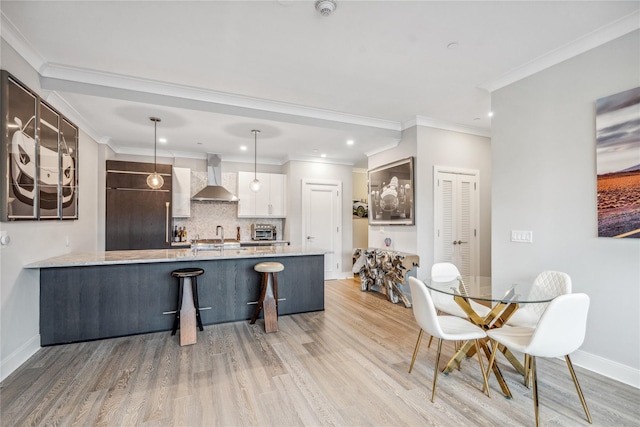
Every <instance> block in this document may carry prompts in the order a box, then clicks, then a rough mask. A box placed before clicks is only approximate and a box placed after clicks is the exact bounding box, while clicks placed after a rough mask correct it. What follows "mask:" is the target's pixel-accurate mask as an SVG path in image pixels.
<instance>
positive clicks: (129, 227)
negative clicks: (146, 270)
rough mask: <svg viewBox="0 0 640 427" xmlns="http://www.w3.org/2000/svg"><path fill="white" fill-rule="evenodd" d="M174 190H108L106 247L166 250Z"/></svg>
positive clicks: (112, 249) (168, 244)
mask: <svg viewBox="0 0 640 427" xmlns="http://www.w3.org/2000/svg"><path fill="white" fill-rule="evenodd" d="M170 202H171V192H168V191H156V190H129V189H118V190H113V189H108V190H107V214H106V226H107V233H106V240H105V246H106V250H108V251H114V250H127V249H165V248H168V247H170V240H171V239H170V238H169V239H167V233H168V220H169V216H168V215H171V213H170V212H171V209H170V206H168V205H169V203H170Z"/></svg>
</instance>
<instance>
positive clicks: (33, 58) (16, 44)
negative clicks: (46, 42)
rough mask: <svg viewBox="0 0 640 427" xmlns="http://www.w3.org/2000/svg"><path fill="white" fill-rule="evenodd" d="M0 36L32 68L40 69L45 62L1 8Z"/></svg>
mask: <svg viewBox="0 0 640 427" xmlns="http://www.w3.org/2000/svg"><path fill="white" fill-rule="evenodd" d="M0 36H2V38H3V39H4V40H5V41H6V42H7V43H8V44H9V46H11V47H12V48H13V49H14V50H15V51H16V52H18V53H19V54H20V56H22V57H23V58H24V59H25V61H27V63H28V64H29V65H30V66H31V68H33V69H34V70H36V71H38V70H40V69H41V68H42V66H43V65H44V64H45V63H46V60H45V58H44V56H43V55H42V54H41V53H40V52H38V50H37V49H36V48H35V47H33V45H32V44H31V43H29V41H28V40H27V39H26V37H24V35H22V33H21V32H20V30H18V28H17V27H16V26H15V25H13V22H11V20H10V19H9V18H7V16H6V15H5V14H4V12H3V11H2V10H0Z"/></svg>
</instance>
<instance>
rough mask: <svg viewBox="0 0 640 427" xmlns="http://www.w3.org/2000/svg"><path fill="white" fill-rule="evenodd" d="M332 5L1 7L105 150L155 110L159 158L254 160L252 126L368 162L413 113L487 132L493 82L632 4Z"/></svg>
mask: <svg viewBox="0 0 640 427" xmlns="http://www.w3.org/2000/svg"><path fill="white" fill-rule="evenodd" d="M337 4H338V6H337V9H336V11H335V12H334V13H333V14H332V15H331V16H328V17H323V16H321V15H320V14H319V13H318V12H317V11H316V10H315V8H314V2H313V1H290V0H279V1H226V2H225V1H191V2H187V1H137V2H133V1H55V0H54V1H51V0H49V1H6V0H3V1H2V2H0V10H1V12H2V16H1V17H2V22H1V24H2V25H1V30H2V37H3V38H4V39H5V40H6V41H7V42H9V44H10V45H12V46H13V47H14V48H16V49H17V50H18V51H19V52H21V54H22V55H23V56H24V57H25V59H27V60H28V61H29V63H30V64H31V65H32V66H33V67H34V68H36V70H38V72H39V73H40V75H41V84H42V86H43V88H44V89H45V90H46V98H47V100H48V101H49V102H51V103H52V104H53V105H54V106H55V107H57V108H58V109H60V110H61V111H62V112H63V113H64V114H66V115H68V116H69V117H70V118H71V119H72V120H74V121H75V122H76V123H77V124H78V125H80V126H81V127H82V128H83V130H85V131H86V132H87V133H89V135H91V136H92V137H93V138H95V139H96V140H98V141H99V142H102V143H108V144H109V145H110V146H111V147H113V148H114V150H116V151H117V152H123V153H140V154H148V153H151V152H152V150H153V125H152V123H151V122H150V121H149V117H150V116H158V117H160V118H161V119H162V122H161V123H160V124H159V126H158V136H159V137H166V138H167V139H168V142H167V143H166V144H164V145H159V148H158V149H159V155H168V156H187V157H204V153H206V152H214V153H219V154H221V156H222V158H223V160H227V161H249V162H253V134H252V133H251V129H260V130H261V131H262V132H261V133H260V135H259V136H258V159H259V160H258V161H259V162H272V163H283V162H285V161H287V160H289V159H294V160H295V159H299V160H304V159H314V160H318V161H330V162H336V163H343V164H353V165H355V166H356V167H365V168H366V164H367V163H366V155H370V154H373V153H375V152H378V151H381V150H384V149H387V148H389V147H391V146H394V145H395V144H397V143H398V141H399V139H400V134H401V130H402V129H404V128H406V127H408V126H411V125H413V124H416V123H422V124H427V125H431V126H437V127H444V128H449V129H455V130H460V131H463V132H470V133H476V134H480V135H487V136H488V135H490V128H491V123H490V119H489V117H488V112H489V111H490V110H491V105H490V91H491V90H495V89H498V88H500V87H502V86H504V85H506V84H509V83H512V82H513V81H516V80H518V79H520V78H522V77H525V76H527V75H530V74H532V73H534V72H537V71H540V70H542V69H544V68H546V67H548V66H550V65H553V64H555V63H558V62H560V61H562V60H565V59H567V58H569V57H571V56H573V55H575V54H578V53H581V52H583V51H585V50H587V49H590V48H592V47H595V46H597V45H599V44H602V43H604V42H606V41H608V40H611V39H613V38H616V37H619V36H621V35H623V34H626V33H628V32H630V31H633V30H637V29H638V28H639V27H640V15H639V12H638V10H639V8H640V1H620V2H618V1H567V2H561V1H546V2H544V1H532V2H528V1H495V2H493V1H491V2H490V1H469V2H458V1H446V2H445V1H441V2H438V1H406V2H400V1H355V0H351V1H347V0H338V2H337ZM450 43H457V48H455V49H450V48H448V47H447V46H448V45H449V44H450ZM348 139H352V140H354V141H355V144H354V145H352V146H347V145H346V140H348ZM240 145H246V146H248V148H249V149H248V150H247V151H244V152H243V151H240V149H239V147H240ZM322 153H326V155H327V158H326V159H320V158H319V155H320V154H322Z"/></svg>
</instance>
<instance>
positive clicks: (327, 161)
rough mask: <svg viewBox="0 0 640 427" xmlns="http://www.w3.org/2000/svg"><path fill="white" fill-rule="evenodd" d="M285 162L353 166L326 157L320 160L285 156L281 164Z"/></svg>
mask: <svg viewBox="0 0 640 427" xmlns="http://www.w3.org/2000/svg"><path fill="white" fill-rule="evenodd" d="M287 162H308V163H322V164H327V165H339V166H353V164H354V163H353V162H349V161H346V160H336V159H330V158H328V157H325V158H322V157H313V156H287V158H286V161H285V162H283V163H282V164H285V163H287Z"/></svg>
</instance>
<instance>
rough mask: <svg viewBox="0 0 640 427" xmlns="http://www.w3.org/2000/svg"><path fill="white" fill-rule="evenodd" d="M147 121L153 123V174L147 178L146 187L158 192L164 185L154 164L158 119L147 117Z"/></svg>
mask: <svg viewBox="0 0 640 427" xmlns="http://www.w3.org/2000/svg"><path fill="white" fill-rule="evenodd" d="M149 120H151V121H152V122H153V173H152V174H151V175H149V176H148V177H147V185H148V186H149V187H150V188H152V189H154V190H158V189H160V188H162V186H163V185H164V179H163V178H162V175H160V174H159V173H158V163H157V162H156V151H157V148H158V122H159V121H160V119H159V118H157V117H149Z"/></svg>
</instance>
